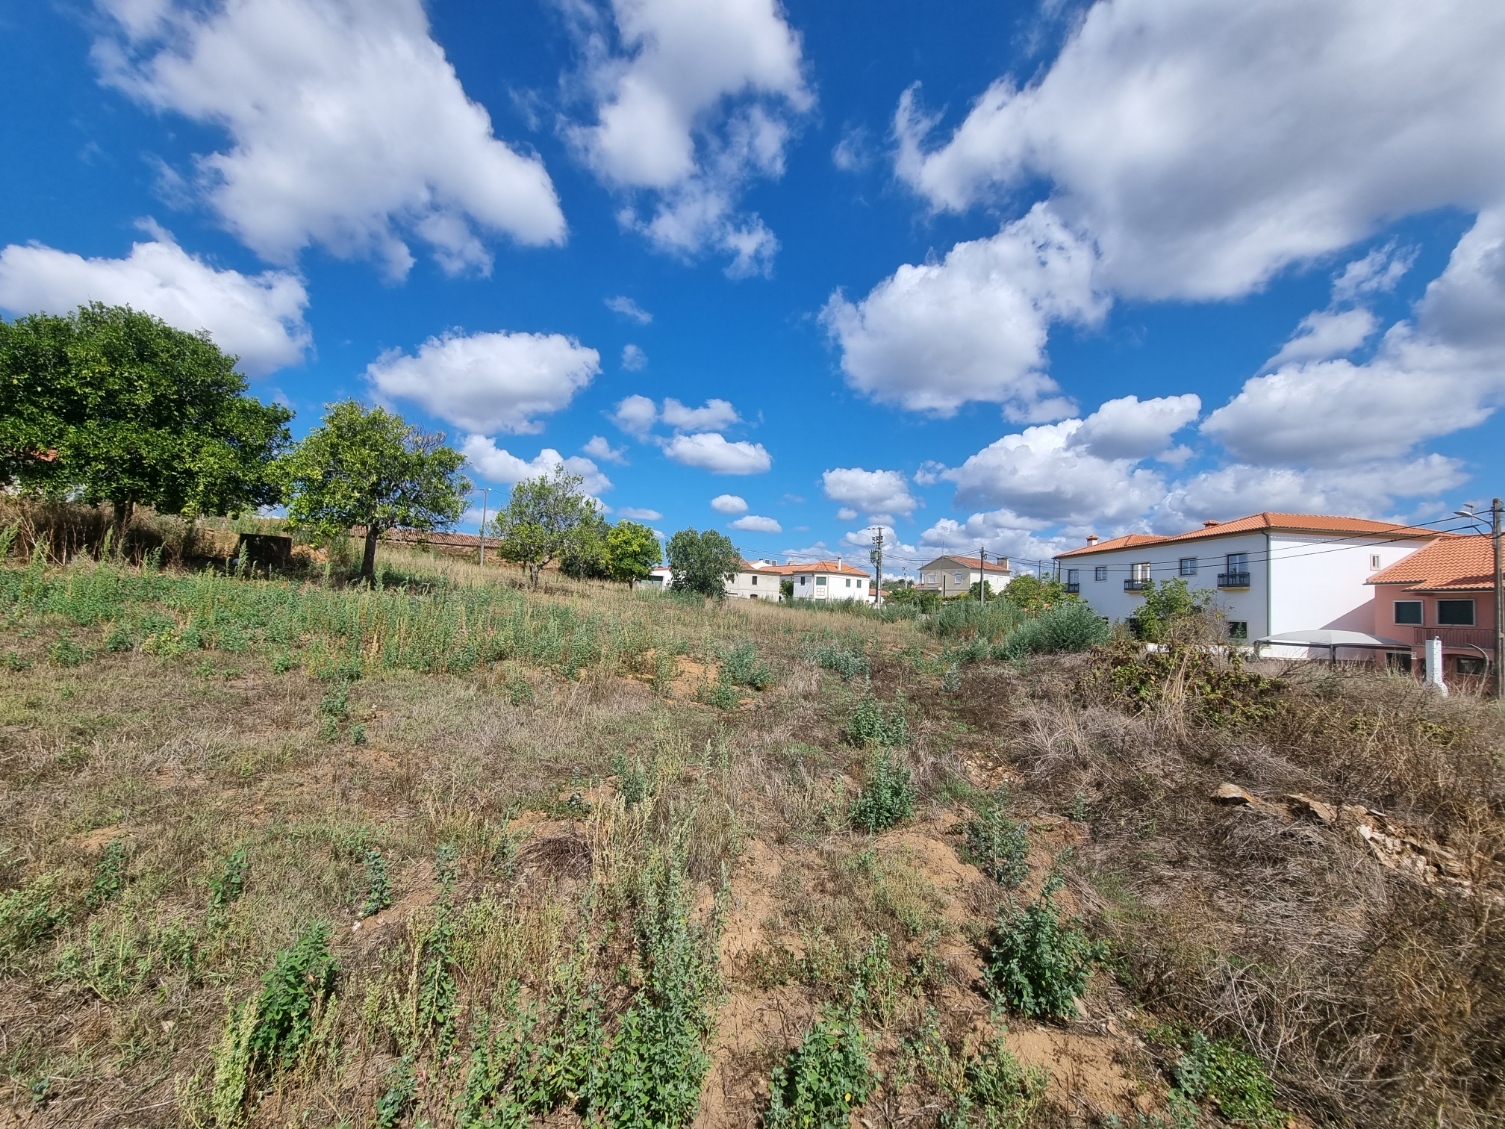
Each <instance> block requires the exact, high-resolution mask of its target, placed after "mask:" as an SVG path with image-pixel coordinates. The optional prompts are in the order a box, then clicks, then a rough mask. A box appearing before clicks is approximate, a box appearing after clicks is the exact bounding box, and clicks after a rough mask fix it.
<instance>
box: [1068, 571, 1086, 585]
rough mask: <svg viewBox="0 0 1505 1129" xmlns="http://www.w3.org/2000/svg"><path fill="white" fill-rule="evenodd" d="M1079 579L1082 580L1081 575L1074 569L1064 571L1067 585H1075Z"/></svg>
mask: <svg viewBox="0 0 1505 1129" xmlns="http://www.w3.org/2000/svg"><path fill="white" fill-rule="evenodd" d="M1081 579H1082V574H1081V573H1079V572H1078V571H1077V570H1076V569H1074V568H1068V569H1067V570H1066V583H1067V584H1076V583H1077V582H1078V581H1080V580H1081Z"/></svg>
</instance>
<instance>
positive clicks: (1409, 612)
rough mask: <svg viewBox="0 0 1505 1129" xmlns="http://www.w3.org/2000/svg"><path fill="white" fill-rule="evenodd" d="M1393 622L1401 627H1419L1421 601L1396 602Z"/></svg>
mask: <svg viewBox="0 0 1505 1129" xmlns="http://www.w3.org/2000/svg"><path fill="white" fill-rule="evenodd" d="M1395 622H1396V623H1398V624H1400V625H1402V626H1407V625H1409V626H1413V627H1420V626H1421V601H1420V600H1396V601H1395Z"/></svg>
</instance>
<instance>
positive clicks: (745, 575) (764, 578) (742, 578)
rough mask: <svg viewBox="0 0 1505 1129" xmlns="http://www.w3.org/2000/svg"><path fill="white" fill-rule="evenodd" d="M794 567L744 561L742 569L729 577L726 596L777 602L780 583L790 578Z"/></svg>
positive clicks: (775, 563) (776, 563)
mask: <svg viewBox="0 0 1505 1129" xmlns="http://www.w3.org/2000/svg"><path fill="white" fill-rule="evenodd" d="M794 567H795V566H794V565H781V564H779V563H778V562H777V561H743V562H742V567H741V568H739V569H738V570H737V571H736V572H735V573H733V574H732V575H731V576H729V577H727V581H726V594H727V595H728V596H732V597H734V598H736V599H739V600H775V601H777V600H778V599H780V596H779V582H780V581H781V580H784V579H786V578H788V577H789V575H790V570H791V569H792V568H794Z"/></svg>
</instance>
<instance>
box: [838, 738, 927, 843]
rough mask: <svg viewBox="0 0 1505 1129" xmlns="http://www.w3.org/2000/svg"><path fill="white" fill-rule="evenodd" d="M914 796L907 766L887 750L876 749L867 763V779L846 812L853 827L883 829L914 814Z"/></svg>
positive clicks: (866, 829)
mask: <svg viewBox="0 0 1505 1129" xmlns="http://www.w3.org/2000/svg"><path fill="white" fill-rule="evenodd" d="M917 795H918V791H917V790H916V788H915V785H914V777H913V775H912V774H911V773H910V771H909V769H908V767H907V766H906V765H904V763H903V762H902V761H899V760H897V759H895V757H894V755H893V754H892V753H891V752H890V751H889V750H888V749H879V750H878V752H877V753H876V754H874V756H873V759H872V760H871V761H870V762H869V764H868V772H867V780H866V781H865V782H864V783H863V785H862V790H861V791H860V792H858V793H857V796H856V798H855V799H854V800H853V801H852V806H851V807H850V808H849V809H848V813H847V814H848V816H849V818H850V819H851V821H852V826H854V827H859V828H861V829H862V830H864V831H883V830H886V829H887V828H890V827H892V826H894V824H896V823H900V822H902V821H903V820H906V819H908V818H909V817H910V816H912V815H913V814H914V804H915V799H916V797H917Z"/></svg>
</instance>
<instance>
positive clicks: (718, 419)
mask: <svg viewBox="0 0 1505 1129" xmlns="http://www.w3.org/2000/svg"><path fill="white" fill-rule="evenodd" d="M661 418H662V419H663V421H664V422H665V423H666V424H668V425H669V426H670V427H672V428H674V429H675V430H677V431H719V430H721V429H722V428H723V427H730V426H731V425H732V424H734V423H737V422H739V418H738V416H737V409H736V408H734V407H732V405H731V404H730V403H728V402H727V401H726V400H707V401H706V402H705V403H704V404H703V405H702V406H700V407H698V408H691V407H686V406H685V405H684V404H681V403H680V402H679V401H678V400H676V399H674V398H673V397H670V398H669V399H667V400H665V401H664V409H663V413H662V415H661Z"/></svg>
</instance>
